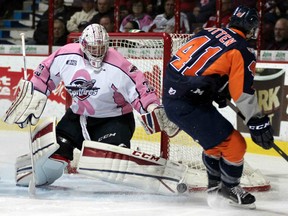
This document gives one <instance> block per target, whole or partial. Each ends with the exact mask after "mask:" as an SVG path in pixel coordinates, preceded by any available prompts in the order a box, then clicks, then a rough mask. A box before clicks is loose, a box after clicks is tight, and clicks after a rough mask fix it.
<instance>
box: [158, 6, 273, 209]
mask: <svg viewBox="0 0 288 216" xmlns="http://www.w3.org/2000/svg"><path fill="white" fill-rule="evenodd" d="M258 22H259V21H258V14H257V11H256V10H255V9H251V8H247V7H244V6H239V7H238V8H236V9H235V11H234V13H233V15H232V16H231V20H230V23H229V27H228V28H207V29H204V30H202V31H201V32H199V33H198V34H196V35H194V36H193V37H192V38H191V39H190V40H189V41H188V42H187V43H186V44H184V45H183V46H182V47H180V49H179V50H178V51H177V52H176V54H175V55H174V56H173V57H172V59H171V61H170V62H169V64H168V67H167V70H166V76H165V78H164V98H163V105H164V108H165V111H166V114H167V116H168V118H169V119H170V120H171V121H173V122H174V123H175V124H177V125H178V126H179V128H180V129H181V130H183V131H185V132H186V133H188V134H189V135H190V136H191V137H192V138H193V139H194V140H196V141H198V142H199V144H200V145H201V146H202V147H203V148H204V151H203V162H204V164H205V166H206V168H207V173H208V192H209V193H210V194H211V192H213V191H214V192H216V191H217V192H218V193H219V194H221V195H223V196H224V197H225V198H228V199H229V200H230V202H232V203H233V204H235V205H241V206H246V207H247V206H248V207H252V208H253V207H254V206H255V204H254V202H255V197H254V196H253V195H252V194H250V193H248V192H246V191H245V190H243V189H242V188H241V187H240V186H239V182H240V178H241V176H242V171H243V160H244V159H243V157H244V154H245V150H246V143H245V140H244V138H243V136H242V135H241V134H240V133H239V132H238V131H237V130H235V129H234V128H233V126H232V124H231V123H230V122H229V121H228V120H227V119H225V118H224V117H223V116H222V115H221V114H220V113H219V112H218V110H217V109H216V107H215V106H214V105H213V103H212V102H213V101H215V102H217V103H218V104H219V107H220V108H221V107H225V106H226V105H227V104H226V100H227V98H229V97H230V95H231V97H232V99H233V101H234V102H235V103H236V105H237V106H238V108H239V109H240V111H241V112H242V114H243V115H244V116H245V119H246V120H245V122H244V123H245V124H246V125H247V126H248V127H249V130H250V134H251V137H252V140H253V141H254V142H255V143H256V144H258V145H260V146H261V147H263V148H264V149H270V148H271V147H272V145H273V143H274V138H273V130H272V128H271V126H270V123H269V118H268V117H267V116H266V115H263V114H262V113H261V112H260V109H259V107H258V103H257V98H256V94H255V91H254V89H253V79H254V74H255V65H256V59H255V53H254V50H252V49H250V48H248V44H247V40H248V39H250V38H251V37H253V36H254V34H255V30H256V28H257V27H258ZM209 193H208V194H209Z"/></svg>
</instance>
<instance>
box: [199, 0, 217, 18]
mask: <svg viewBox="0 0 288 216" xmlns="http://www.w3.org/2000/svg"><path fill="white" fill-rule="evenodd" d="M215 13H216V0H200V13H199V16H198V22H199V23H205V22H207V21H208V19H209V17H210V16H213V15H214V14H215Z"/></svg>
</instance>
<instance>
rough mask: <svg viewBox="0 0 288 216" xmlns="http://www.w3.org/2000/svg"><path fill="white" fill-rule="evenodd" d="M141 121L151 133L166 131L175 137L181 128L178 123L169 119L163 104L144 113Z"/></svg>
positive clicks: (147, 131) (148, 132)
mask: <svg viewBox="0 0 288 216" xmlns="http://www.w3.org/2000/svg"><path fill="white" fill-rule="evenodd" d="M140 122H141V123H142V125H143V127H144V129H145V131H146V133H147V134H149V135H150V134H153V133H157V132H160V131H164V132H165V133H166V134H167V135H168V136H169V137H174V136H176V135H177V133H178V132H179V130H180V129H179V127H178V126H177V125H175V124H174V123H173V122H171V121H170V120H169V119H168V117H167V115H166V113H165V110H164V107H163V106H157V107H156V108H155V109H153V110H152V111H151V112H149V113H145V114H142V115H141V116H140Z"/></svg>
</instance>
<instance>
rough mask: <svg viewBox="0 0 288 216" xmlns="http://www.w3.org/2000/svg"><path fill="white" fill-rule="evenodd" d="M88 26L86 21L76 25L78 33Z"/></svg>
mask: <svg viewBox="0 0 288 216" xmlns="http://www.w3.org/2000/svg"><path fill="white" fill-rule="evenodd" d="M88 25H89V22H88V21H82V22H81V23H80V24H79V25H78V31H79V32H82V31H83V30H84V29H85V28H86V27H87V26H88Z"/></svg>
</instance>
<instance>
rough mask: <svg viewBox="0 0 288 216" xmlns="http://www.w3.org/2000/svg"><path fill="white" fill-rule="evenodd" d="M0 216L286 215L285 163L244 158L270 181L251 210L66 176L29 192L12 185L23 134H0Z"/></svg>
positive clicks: (24, 140)
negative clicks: (148, 192)
mask: <svg viewBox="0 0 288 216" xmlns="http://www.w3.org/2000/svg"><path fill="white" fill-rule="evenodd" d="M0 135H1V136H0V143H1V149H2V150H1V153H0V177H1V180H0V215H1V216H8V215H9V216H34V215H35V216H36V215H37V216H42V215H47V216H48V215H49V216H51V215H53V216H64V215H65V216H66V215H67V216H88V215H94V216H95V215H99V216H122V215H123V216H130V215H131V216H132V215H133V216H148V215H157V216H170V215H171V216H172V215H175V216H184V215H185V216H186V215H189V216H194V215H195V216H196V215H197V216H202V215H203V216H214V215H219V216H226V215H227V216H238V215H239V216H243V215H247V216H248V215H249V216H256V215H257V216H284V215H287V216H288V186H287V185H288V163H287V162H286V161H285V160H284V159H282V158H281V157H272V156H262V155H261V156H260V155H255V154H247V155H246V159H247V161H248V162H249V164H250V165H251V166H252V167H253V168H257V169H260V170H261V172H262V173H263V174H265V175H266V176H267V178H268V179H269V180H270V181H271V186H272V188H271V190H270V191H268V192H254V193H253V194H254V195H255V196H256V209H255V210H246V209H235V208H210V207H209V206H208V205H207V202H206V194H205V192H196V193H194V194H190V195H189V196H187V195H182V196H161V195H153V194H147V193H145V192H143V191H141V190H137V189H134V188H129V187H123V186H119V185H112V184H108V183H105V182H102V181H99V180H95V179H92V178H87V177H84V176H81V175H79V174H74V175H68V174H65V175H64V176H62V177H61V178H60V179H58V180H57V181H56V182H55V183H54V184H52V185H51V186H48V187H45V188H37V189H36V195H35V197H29V194H28V189H27V188H24V187H17V186H15V180H14V179H15V173H14V164H15V160H16V156H18V155H21V154H24V153H27V152H28V149H29V146H28V133H26V132H17V133H16V132H10V131H0Z"/></svg>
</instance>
